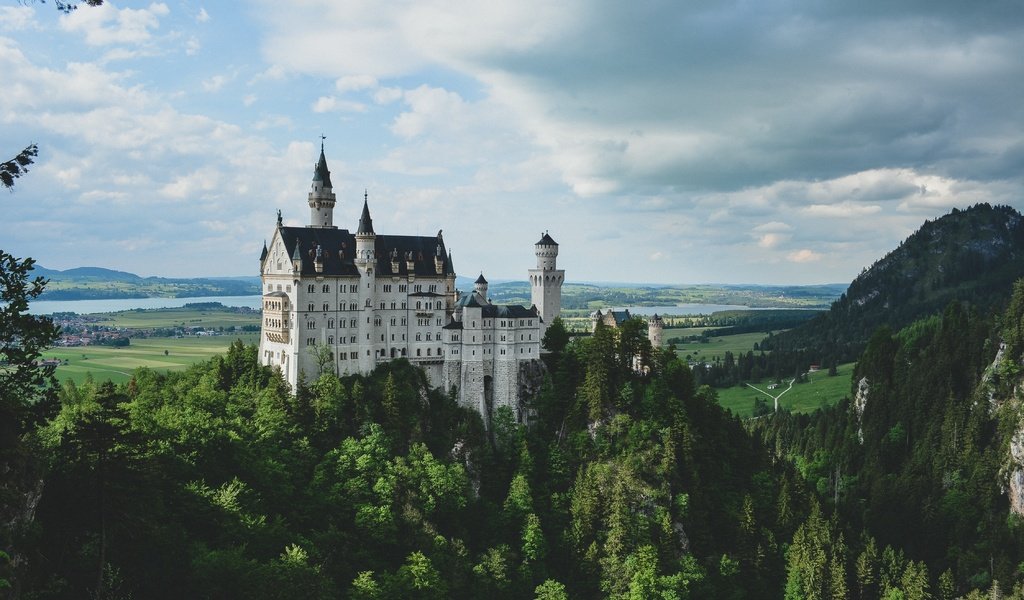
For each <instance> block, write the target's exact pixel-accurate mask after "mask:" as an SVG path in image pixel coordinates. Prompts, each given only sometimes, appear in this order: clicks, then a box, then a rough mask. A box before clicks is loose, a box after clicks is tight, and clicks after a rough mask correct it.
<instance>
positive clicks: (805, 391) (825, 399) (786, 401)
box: [715, 363, 856, 417]
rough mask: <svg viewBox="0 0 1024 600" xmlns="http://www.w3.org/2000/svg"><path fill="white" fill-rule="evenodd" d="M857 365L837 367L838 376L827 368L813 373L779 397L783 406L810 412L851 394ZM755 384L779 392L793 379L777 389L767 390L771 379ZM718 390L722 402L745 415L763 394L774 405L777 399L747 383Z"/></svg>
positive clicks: (769, 403)
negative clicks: (806, 379)
mask: <svg viewBox="0 0 1024 600" xmlns="http://www.w3.org/2000/svg"><path fill="white" fill-rule="evenodd" d="M854 364H856V363H846V364H842V365H839V366H838V367H837V371H838V374H837V375H836V376H835V377H829V376H828V371H824V370H822V371H818V372H817V373H811V374H809V375H808V376H807V378H808V382H807V383H797V384H793V389H791V390H789V391H788V392H786V393H785V394H783V395H782V398H781V399H780V400H779V406H780V407H782V408H785V409H787V410H790V411H792V412H798V413H808V412H814V410H815V409H817V408H819V407H822V406H830V405H832V404H835V403H836V402H838V401H839V400H841V399H843V398H845V397H848V396H849V395H850V377H852V376H853V366H854ZM754 385H756V386H757V387H759V388H761V389H763V390H765V391H768V392H770V393H772V394H778V393H779V392H781V391H783V390H785V389H786V388H787V387H788V385H789V381H788V380H787V381H785V382H783V384H782V385H781V386H780V387H779V388H778V389H775V390H768V389H767V385H768V382H767V381H763V382H761V383H755V384H754ZM715 391H716V392H718V403H719V404H721V405H722V407H723V408H728V409H729V410H731V411H732V412H733V414H736V415H739V416H741V417H749V416H750V415H751V413H752V412H753V410H754V399H755V398H757V397H759V396H760V397H762V398H764V399H765V400H766V401H767V402H768V405H769V406H774V401H773V400H772V399H771V398H769V397H767V396H765V395H763V394H759V393H758V392H757V391H756V390H753V389H750V388H749V387H747V386H746V385H738V386H734V387H731V388H724V389H717V390H715Z"/></svg>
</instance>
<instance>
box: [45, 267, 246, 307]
mask: <svg viewBox="0 0 1024 600" xmlns="http://www.w3.org/2000/svg"><path fill="white" fill-rule="evenodd" d="M32 274H33V275H35V276H41V277H45V278H46V279H49V280H50V283H49V284H47V286H46V291H45V292H43V294H42V295H41V296H40V297H39V299H40V300H95V299H104V298H188V297H195V296H249V295H253V294H259V293H260V280H259V277H200V278H167V277H141V276H139V275H136V274H135V273H128V272H125V271H116V270H114V269H105V268H103V267H76V268H73V269H66V270H64V271H61V270H56V269H47V268H45V267H41V266H39V265H36V266H35V268H34V269H33V270H32Z"/></svg>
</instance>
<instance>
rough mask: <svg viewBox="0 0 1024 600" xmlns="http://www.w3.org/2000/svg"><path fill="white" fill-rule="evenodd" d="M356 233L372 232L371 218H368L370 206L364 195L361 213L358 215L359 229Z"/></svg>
mask: <svg viewBox="0 0 1024 600" xmlns="http://www.w3.org/2000/svg"><path fill="white" fill-rule="evenodd" d="M356 233H373V220H372V219H370V206H369V205H368V204H367V203H366V196H365V195H364V196H363V214H361V215H359V229H357V230H356Z"/></svg>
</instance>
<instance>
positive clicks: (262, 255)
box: [260, 240, 270, 264]
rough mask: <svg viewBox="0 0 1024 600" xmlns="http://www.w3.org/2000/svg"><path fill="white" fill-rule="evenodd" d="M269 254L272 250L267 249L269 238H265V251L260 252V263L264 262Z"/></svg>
mask: <svg viewBox="0 0 1024 600" xmlns="http://www.w3.org/2000/svg"><path fill="white" fill-rule="evenodd" d="M268 254H270V251H269V250H267V240H263V252H260V264H263V261H265V260H267V255H268Z"/></svg>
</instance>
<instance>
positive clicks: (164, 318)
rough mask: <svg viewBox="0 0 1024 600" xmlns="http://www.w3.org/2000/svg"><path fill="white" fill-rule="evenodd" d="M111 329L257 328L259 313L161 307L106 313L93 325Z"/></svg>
mask: <svg viewBox="0 0 1024 600" xmlns="http://www.w3.org/2000/svg"><path fill="white" fill-rule="evenodd" d="M96 324H97V325H107V326H110V327H127V328H129V329H149V328H157V327H175V326H182V327H208V328H209V327H213V328H217V327H232V326H235V325H259V324H260V315H259V314H258V313H237V312H231V311H227V310H196V309H191V308H161V309H157V310H126V311H121V312H115V313H107V314H106V318H104V319H103V320H102V321H99V322H97V323H96Z"/></svg>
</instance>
